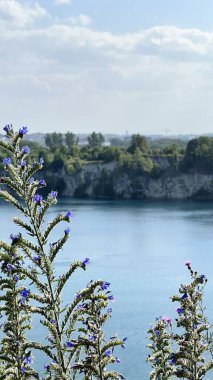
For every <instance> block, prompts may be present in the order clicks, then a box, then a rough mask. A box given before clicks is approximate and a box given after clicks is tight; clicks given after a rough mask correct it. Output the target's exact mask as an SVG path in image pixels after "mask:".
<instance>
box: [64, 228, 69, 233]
mask: <svg viewBox="0 0 213 380" xmlns="http://www.w3.org/2000/svg"><path fill="white" fill-rule="evenodd" d="M64 233H65V235H69V233H70V228H69V227H67V228H66V229H65V230H64Z"/></svg>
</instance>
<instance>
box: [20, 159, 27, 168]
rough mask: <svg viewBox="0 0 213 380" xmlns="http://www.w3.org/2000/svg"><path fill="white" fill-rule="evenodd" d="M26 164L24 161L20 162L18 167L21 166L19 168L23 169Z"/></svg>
mask: <svg viewBox="0 0 213 380" xmlns="http://www.w3.org/2000/svg"><path fill="white" fill-rule="evenodd" d="M26 164H27V161H26V160H22V161H21V162H20V166H21V168H24V167H25V166H26Z"/></svg>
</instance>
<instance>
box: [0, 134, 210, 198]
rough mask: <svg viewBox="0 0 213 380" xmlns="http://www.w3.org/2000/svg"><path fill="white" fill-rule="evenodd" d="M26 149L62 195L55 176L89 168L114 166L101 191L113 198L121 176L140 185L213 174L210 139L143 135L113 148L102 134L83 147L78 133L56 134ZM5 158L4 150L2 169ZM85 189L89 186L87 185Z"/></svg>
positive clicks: (113, 142)
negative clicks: (169, 177) (142, 180)
mask: <svg viewBox="0 0 213 380" xmlns="http://www.w3.org/2000/svg"><path fill="white" fill-rule="evenodd" d="M24 145H28V146H29V147H30V150H31V157H32V158H31V160H37V159H38V158H41V157H42V158H43V159H44V162H45V169H44V173H43V175H44V176H45V178H46V179H47V180H48V182H49V187H50V188H57V190H58V191H59V193H62V191H63V188H64V186H65V182H64V181H63V178H62V176H61V177H60V181H59V180H58V178H57V176H54V175H52V174H56V173H59V172H60V173H64V175H66V174H69V175H71V174H75V173H79V172H80V171H81V170H82V169H83V168H84V167H85V166H86V165H89V164H92V165H95V164H97V165H101V164H109V163H112V164H113V170H110V171H107V170H105V169H103V170H102V172H101V181H100V183H99V189H98V190H97V191H98V192H100V193H104V192H108V193H109V194H110V189H111V188H112V184H111V182H112V180H113V178H112V177H113V176H114V175H117V174H121V173H126V174H127V175H128V176H130V177H131V180H132V181H135V182H137V178H138V176H148V177H152V178H158V177H160V176H163V175H165V173H168V172H169V173H170V174H172V173H174V174H175V173H179V172H182V173H183V172H184V173H196V172H199V173H205V174H210V173H212V172H213V138H212V137H206V136H201V137H198V138H194V139H192V140H190V141H189V142H188V143H186V142H184V141H182V140H174V139H169V138H162V139H159V140H153V141H152V140H148V139H147V138H145V137H144V136H142V135H140V134H133V135H132V136H131V138H129V139H128V140H127V139H121V138H112V139H111V141H110V145H109V144H108V145H107V143H106V142H105V138H104V136H103V135H102V134H101V133H96V132H93V133H92V134H91V135H89V136H88V138H87V143H86V144H85V145H80V144H79V139H78V137H77V136H76V135H75V134H74V133H72V132H67V133H65V134H62V133H56V132H54V133H49V134H47V135H46V136H45V146H42V145H40V144H38V143H35V142H31V141H25V143H24ZM5 154H6V153H5V152H4V149H3V148H1V150H0V161H1V164H0V165H1V168H2V159H3V158H4V157H5ZM88 181H89V179H88ZM83 185H84V186H85V183H84V184H83ZM100 187H102V188H100ZM47 190H49V189H47Z"/></svg>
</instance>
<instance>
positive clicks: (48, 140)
mask: <svg viewBox="0 0 213 380" xmlns="http://www.w3.org/2000/svg"><path fill="white" fill-rule="evenodd" d="M45 144H46V146H48V147H49V148H50V150H51V151H55V150H56V149H57V148H60V147H61V145H63V135H62V133H56V132H53V133H47V134H46V136H45Z"/></svg>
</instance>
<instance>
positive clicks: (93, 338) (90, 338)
mask: <svg viewBox="0 0 213 380" xmlns="http://www.w3.org/2000/svg"><path fill="white" fill-rule="evenodd" d="M96 339H97V335H92V336H90V337H89V341H90V342H94V341H95V340H96Z"/></svg>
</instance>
